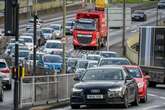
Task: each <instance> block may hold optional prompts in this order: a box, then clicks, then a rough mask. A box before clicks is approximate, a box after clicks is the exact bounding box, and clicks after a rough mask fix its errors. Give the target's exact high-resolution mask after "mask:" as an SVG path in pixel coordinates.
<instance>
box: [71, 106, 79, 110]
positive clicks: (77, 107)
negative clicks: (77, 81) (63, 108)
mask: <svg viewBox="0 0 165 110" xmlns="http://www.w3.org/2000/svg"><path fill="white" fill-rule="evenodd" d="M71 108H72V109H79V108H80V105H71Z"/></svg>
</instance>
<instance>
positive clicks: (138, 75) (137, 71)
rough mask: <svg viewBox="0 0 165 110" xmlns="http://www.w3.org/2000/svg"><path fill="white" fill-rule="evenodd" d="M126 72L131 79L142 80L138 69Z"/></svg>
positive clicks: (129, 69)
mask: <svg viewBox="0 0 165 110" xmlns="http://www.w3.org/2000/svg"><path fill="white" fill-rule="evenodd" d="M127 71H128V73H129V74H130V75H131V76H132V77H133V78H142V74H141V72H140V70H139V69H138V68H127Z"/></svg>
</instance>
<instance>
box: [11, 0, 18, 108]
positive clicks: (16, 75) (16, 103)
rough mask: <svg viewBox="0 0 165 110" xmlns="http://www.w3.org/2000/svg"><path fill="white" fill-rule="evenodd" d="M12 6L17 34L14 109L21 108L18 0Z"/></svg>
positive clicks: (15, 33)
mask: <svg viewBox="0 0 165 110" xmlns="http://www.w3.org/2000/svg"><path fill="white" fill-rule="evenodd" d="M12 7H13V15H14V16H13V21H14V22H13V23H14V25H13V30H14V36H15V68H16V73H15V77H14V79H15V80H14V100H13V101H14V110H18V108H19V80H18V79H19V78H18V66H19V62H18V60H19V59H18V58H19V57H18V56H19V54H18V52H19V41H18V40H19V4H18V0H13V1H12Z"/></svg>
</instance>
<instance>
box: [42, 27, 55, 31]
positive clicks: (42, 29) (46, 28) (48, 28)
mask: <svg viewBox="0 0 165 110" xmlns="http://www.w3.org/2000/svg"><path fill="white" fill-rule="evenodd" d="M43 29H47V30H53V29H52V28H48V27H45V28H42V30H43Z"/></svg>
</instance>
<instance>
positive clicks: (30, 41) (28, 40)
mask: <svg viewBox="0 0 165 110" xmlns="http://www.w3.org/2000/svg"><path fill="white" fill-rule="evenodd" d="M20 38H21V39H24V42H25V45H26V46H27V47H28V49H29V50H32V49H33V36H20Z"/></svg>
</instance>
